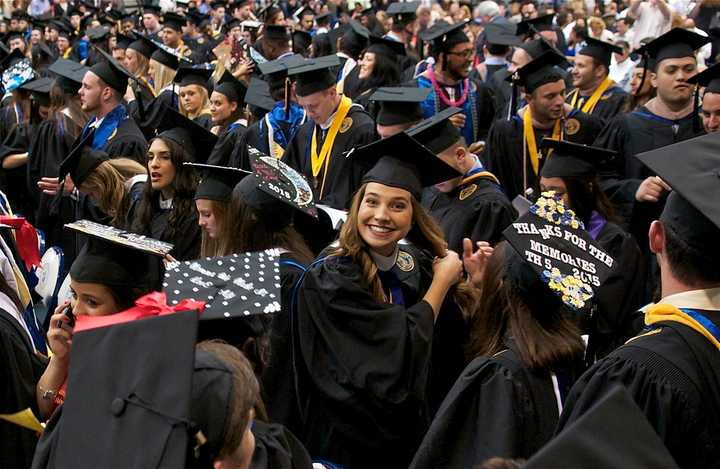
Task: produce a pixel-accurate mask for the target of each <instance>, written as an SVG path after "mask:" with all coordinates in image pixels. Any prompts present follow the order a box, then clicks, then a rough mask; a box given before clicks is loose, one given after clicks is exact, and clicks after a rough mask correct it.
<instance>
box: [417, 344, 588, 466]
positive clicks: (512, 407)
mask: <svg viewBox="0 0 720 469" xmlns="http://www.w3.org/2000/svg"><path fill="white" fill-rule="evenodd" d="M509 344H510V347H509V348H508V349H506V350H504V351H502V352H500V353H498V354H496V355H494V356H492V357H478V358H476V359H475V360H473V361H472V362H470V364H469V365H468V366H467V368H465V370H464V371H463V372H462V375H461V376H460V378H459V379H458V380H457V382H456V383H455V386H453V388H452V390H451V391H450V393H449V394H448V396H447V398H446V399H445V401H444V402H443V404H442V406H441V407H440V410H439V411H438V413H437V415H436V416H435V419H434V420H433V422H432V425H431V426H430V430H428V432H427V434H426V435H425V438H424V439H423V442H422V445H421V446H420V449H419V450H418V451H417V453H416V454H415V458H414V459H413V461H412V464H411V465H410V468H411V469H434V468H443V469H454V468H457V469H463V468H471V467H477V466H476V465H479V464H482V463H483V462H484V461H485V460H487V459H489V458H492V457H500V458H509V459H526V458H529V457H530V456H532V455H533V453H535V452H536V451H537V450H539V449H540V448H541V447H542V446H543V445H544V444H545V443H547V442H548V441H549V440H550V439H551V438H552V435H553V433H554V431H555V426H556V425H557V422H558V414H559V411H558V408H559V407H558V401H557V397H556V394H555V391H554V388H553V381H552V377H551V370H532V369H529V368H527V367H526V366H524V365H523V363H522V362H521V361H520V358H519V356H518V354H517V352H516V351H515V350H513V346H512V343H511V342H509ZM573 373H574V372H573V371H572V370H564V375H565V376H566V379H563V380H558V382H559V383H564V384H563V385H561V386H562V389H560V395H561V396H562V395H563V393H564V392H567V391H569V388H570V385H571V384H572V376H573Z"/></svg>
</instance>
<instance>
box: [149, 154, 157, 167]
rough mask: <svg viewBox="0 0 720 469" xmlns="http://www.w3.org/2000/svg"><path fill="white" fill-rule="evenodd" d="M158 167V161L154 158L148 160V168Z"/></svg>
mask: <svg viewBox="0 0 720 469" xmlns="http://www.w3.org/2000/svg"><path fill="white" fill-rule="evenodd" d="M158 166H159V165H158V160H157V158H155V157H153V158H150V167H151V168H157V167H158Z"/></svg>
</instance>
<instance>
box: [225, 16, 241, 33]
mask: <svg viewBox="0 0 720 469" xmlns="http://www.w3.org/2000/svg"><path fill="white" fill-rule="evenodd" d="M241 25H242V22H241V21H240V20H239V19H237V18H234V17H233V18H230V20H229V21H227V22H226V23H225V24H224V25H223V28H222V29H223V32H224V33H225V34H227V33H229V32H230V31H232V30H233V29H234V28H241Z"/></svg>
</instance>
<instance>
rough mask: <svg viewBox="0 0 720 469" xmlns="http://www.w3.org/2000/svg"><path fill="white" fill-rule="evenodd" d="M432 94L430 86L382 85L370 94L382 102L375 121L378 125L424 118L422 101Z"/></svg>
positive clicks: (406, 122)
mask: <svg viewBox="0 0 720 469" xmlns="http://www.w3.org/2000/svg"><path fill="white" fill-rule="evenodd" d="M428 94H430V89H429V88H416V87H397V88H391V87H381V88H378V89H376V90H375V92H374V93H373V94H371V95H370V96H369V98H368V99H369V100H370V101H376V102H379V103H380V110H379V111H378V113H377V117H376V118H375V121H376V122H377V124H378V125H399V124H413V123H415V122H418V121H420V120H422V118H423V111H422V107H421V106H420V103H421V102H423V101H424V100H425V98H427V96H428Z"/></svg>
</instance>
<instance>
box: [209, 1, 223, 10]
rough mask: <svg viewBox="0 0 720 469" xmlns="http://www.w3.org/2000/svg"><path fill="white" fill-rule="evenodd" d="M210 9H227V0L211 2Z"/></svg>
mask: <svg viewBox="0 0 720 469" xmlns="http://www.w3.org/2000/svg"><path fill="white" fill-rule="evenodd" d="M210 7H211V8H212V9H216V8H225V0H213V1H212V2H210Z"/></svg>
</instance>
